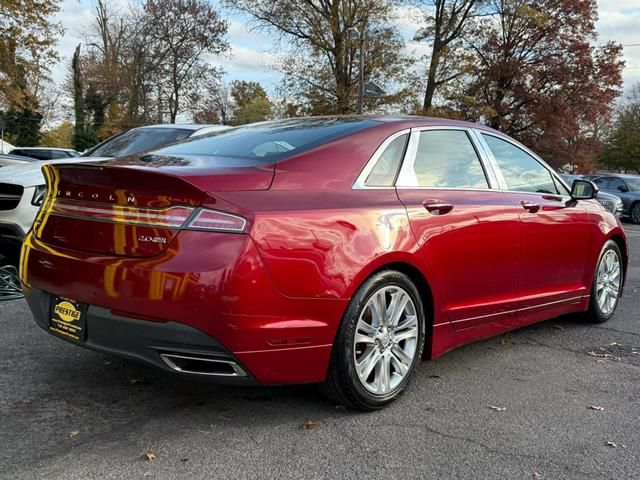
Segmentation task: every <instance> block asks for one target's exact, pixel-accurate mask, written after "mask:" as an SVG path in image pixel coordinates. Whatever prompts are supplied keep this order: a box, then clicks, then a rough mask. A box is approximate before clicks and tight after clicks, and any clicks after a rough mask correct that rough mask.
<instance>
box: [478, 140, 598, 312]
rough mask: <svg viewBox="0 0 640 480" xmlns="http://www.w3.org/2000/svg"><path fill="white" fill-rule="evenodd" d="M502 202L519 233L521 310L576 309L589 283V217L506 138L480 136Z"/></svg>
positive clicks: (556, 181)
mask: <svg viewBox="0 0 640 480" xmlns="http://www.w3.org/2000/svg"><path fill="white" fill-rule="evenodd" d="M480 137H481V138H482V140H483V141H484V144H485V146H486V148H487V149H488V151H489V152H490V153H491V155H492V157H493V160H494V161H495V167H496V171H497V173H498V177H499V180H500V182H501V183H502V184H503V188H504V191H505V194H506V196H507V197H508V199H509V200H510V201H511V203H512V204H513V205H514V206H515V207H517V208H518V210H519V216H520V224H521V229H522V230H521V231H522V235H521V238H522V241H521V254H520V277H519V280H518V294H519V296H520V297H521V303H520V307H519V309H520V310H528V311H531V312H534V311H535V310H538V309H546V308H548V307H551V306H558V305H562V304H563V303H577V302H579V301H580V300H581V297H582V295H584V294H585V293H587V288H588V286H589V285H588V284H589V281H590V278H591V274H590V272H587V271H586V268H587V262H586V261H585V259H587V258H589V231H590V230H589V221H590V220H589V214H588V213H587V210H586V209H585V208H584V207H583V206H582V205H581V203H580V202H575V201H570V200H571V198H570V192H569V190H568V189H567V188H566V187H565V185H563V184H562V182H561V181H560V179H559V177H557V176H556V175H555V174H554V173H552V171H551V170H550V169H549V168H548V167H547V166H546V165H545V164H544V163H543V162H542V161H541V160H539V159H538V158H536V157H535V156H534V155H533V154H532V153H531V152H529V151H527V150H526V149H525V148H524V147H522V146H521V145H519V144H517V143H516V142H513V141H511V140H510V139H507V138H506V137H502V136H497V135H494V134H492V133H488V132H482V133H481V134H480Z"/></svg>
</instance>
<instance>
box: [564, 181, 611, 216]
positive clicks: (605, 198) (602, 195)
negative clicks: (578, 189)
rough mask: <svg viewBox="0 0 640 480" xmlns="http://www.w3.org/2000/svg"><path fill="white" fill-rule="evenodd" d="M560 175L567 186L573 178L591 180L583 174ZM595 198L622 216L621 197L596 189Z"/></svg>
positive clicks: (571, 182)
mask: <svg viewBox="0 0 640 480" xmlns="http://www.w3.org/2000/svg"><path fill="white" fill-rule="evenodd" d="M560 176H561V177H562V179H563V180H564V181H565V182H566V183H567V185H569V186H571V185H572V184H573V181H574V180H591V178H590V177H589V176H585V175H567V174H563V175H560ZM596 200H597V201H598V202H600V204H602V206H603V207H604V208H606V209H607V210H609V211H610V212H611V213H613V214H614V215H617V216H622V211H623V204H622V199H621V198H620V197H618V196H616V195H613V194H611V193H607V192H602V191H598V195H597V196H596Z"/></svg>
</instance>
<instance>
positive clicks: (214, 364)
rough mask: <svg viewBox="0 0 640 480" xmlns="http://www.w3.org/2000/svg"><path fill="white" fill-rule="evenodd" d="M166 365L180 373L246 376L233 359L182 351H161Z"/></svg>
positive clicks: (161, 356)
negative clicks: (188, 353) (199, 355)
mask: <svg viewBox="0 0 640 480" xmlns="http://www.w3.org/2000/svg"><path fill="white" fill-rule="evenodd" d="M160 358H161V359H162V360H163V361H164V363H166V364H167V366H168V367H169V368H170V369H172V370H174V371H176V372H180V373H186V374H190V375H210V376H216V377H247V376H248V375H247V372H245V371H244V369H243V368H242V367H241V366H240V365H238V364H237V363H236V362H234V361H233V360H222V359H219V358H213V357H198V356H193V355H186V354H183V353H161V354H160Z"/></svg>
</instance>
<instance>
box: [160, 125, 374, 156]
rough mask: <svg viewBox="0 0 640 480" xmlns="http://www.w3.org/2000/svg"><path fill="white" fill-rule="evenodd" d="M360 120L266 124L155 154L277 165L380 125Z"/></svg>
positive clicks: (184, 143)
mask: <svg viewBox="0 0 640 480" xmlns="http://www.w3.org/2000/svg"><path fill="white" fill-rule="evenodd" d="M377 123H378V122H377V121H375V120H369V119H359V118H305V119H290V120H278V121H273V122H262V123H257V124H253V125H249V126H246V127H238V128H234V129H231V130H225V131H223V132H220V133H217V134H215V135H212V136H207V137H200V138H194V139H189V140H187V141H184V142H180V143H178V144H176V145H171V146H168V147H165V148H162V149H160V150H155V151H153V152H152V153H153V155H154V156H155V155H159V156H177V157H179V156H183V155H194V156H201V157H202V156H215V157H231V158H241V159H247V160H254V162H251V163H262V162H269V163H271V162H277V161H279V160H282V159H284V158H287V157H290V156H292V155H295V154H297V153H299V152H301V151H304V150H308V149H310V148H313V147H315V146H318V145H321V144H323V143H327V142H330V141H332V140H335V139H337V138H340V137H343V136H345V135H349V134H350V133H354V132H357V131H359V130H363V129H365V128H368V127H371V126H373V125H376V124H377Z"/></svg>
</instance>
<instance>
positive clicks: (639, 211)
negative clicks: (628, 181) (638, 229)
mask: <svg viewBox="0 0 640 480" xmlns="http://www.w3.org/2000/svg"><path fill="white" fill-rule="evenodd" d="M631 221H632V222H633V223H635V224H636V225H637V224H639V223H640V203H634V204H633V205H632V206H631Z"/></svg>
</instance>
